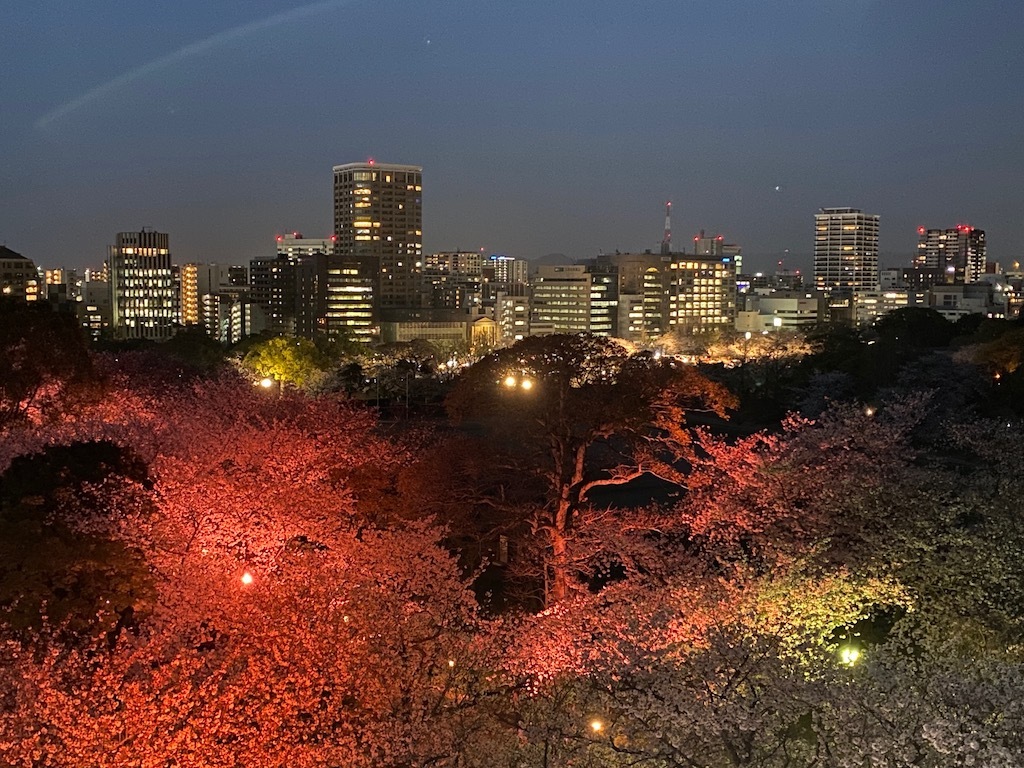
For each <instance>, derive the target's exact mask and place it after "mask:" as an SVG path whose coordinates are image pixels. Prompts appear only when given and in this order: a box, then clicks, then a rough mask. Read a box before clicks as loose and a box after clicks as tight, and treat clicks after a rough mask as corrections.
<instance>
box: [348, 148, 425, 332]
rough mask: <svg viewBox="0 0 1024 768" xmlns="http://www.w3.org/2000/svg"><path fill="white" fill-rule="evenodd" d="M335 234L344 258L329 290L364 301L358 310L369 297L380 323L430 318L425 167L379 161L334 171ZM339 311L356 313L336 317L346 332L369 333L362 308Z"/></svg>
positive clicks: (349, 307) (351, 165)
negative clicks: (426, 278)
mask: <svg viewBox="0 0 1024 768" xmlns="http://www.w3.org/2000/svg"><path fill="white" fill-rule="evenodd" d="M334 235H335V238H336V242H335V244H334V254H335V256H336V257H338V259H336V260H335V262H333V263H332V267H334V266H336V267H337V268H336V269H332V270H331V272H330V273H329V283H330V285H329V288H328V290H329V291H331V288H332V287H333V288H334V291H333V293H334V294H335V295H336V296H341V295H342V294H346V297H347V298H351V297H352V296H355V295H358V296H360V297H361V298H360V299H359V301H358V302H353V303H358V304H361V303H362V302H363V301H364V300H365V297H366V295H367V290H369V292H370V296H371V298H372V306H373V310H374V320H376V321H378V322H403V321H415V320H418V319H421V318H422V317H423V315H424V313H423V310H424V309H425V308H426V306H427V302H426V294H425V292H424V291H423V290H422V272H423V169H422V168H421V167H419V166H415V165H397V164H392V163H376V162H373V161H369V162H366V163H349V164H346V165H336V166H334ZM370 276H372V278H371V282H370V283H369V284H367V283H366V280H367V278H368V277H370ZM332 281H333V282H332ZM336 311H337V312H355V313H356V315H354V316H352V315H348V314H345V315H344V316H339V315H335V316H334V317H333V320H334V321H336V322H337V323H340V325H341V326H343V327H348V328H350V329H356V328H362V327H363V326H362V322H363V320H362V307H361V306H360V307H352V306H350V305H349V303H347V302H341V303H340V304H339V306H338V307H337V310H336ZM371 330H372V329H371ZM357 333H358V334H359V335H362V334H363V332H362V331H357Z"/></svg>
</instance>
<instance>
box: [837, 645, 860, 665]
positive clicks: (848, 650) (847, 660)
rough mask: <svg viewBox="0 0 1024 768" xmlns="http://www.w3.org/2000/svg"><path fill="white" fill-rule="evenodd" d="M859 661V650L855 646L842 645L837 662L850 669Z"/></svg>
mask: <svg viewBox="0 0 1024 768" xmlns="http://www.w3.org/2000/svg"><path fill="white" fill-rule="evenodd" d="M859 660H860V648H858V647H857V646H855V645H844V646H843V647H842V648H840V649H839V661H840V663H841V664H843V665H844V666H847V667H852V666H853V665H854V664H856V663H857V662H858V661H859Z"/></svg>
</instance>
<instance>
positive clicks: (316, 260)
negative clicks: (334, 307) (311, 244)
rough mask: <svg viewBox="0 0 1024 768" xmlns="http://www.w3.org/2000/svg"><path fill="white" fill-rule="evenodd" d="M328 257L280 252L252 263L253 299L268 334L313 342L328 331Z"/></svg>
mask: <svg viewBox="0 0 1024 768" xmlns="http://www.w3.org/2000/svg"><path fill="white" fill-rule="evenodd" d="M328 258H329V257H328V255H327V254H325V253H319V254H312V255H297V256H290V255H288V254H287V253H278V254H276V255H274V256H272V257H267V258H258V259H253V260H252V261H250V262H249V282H250V289H249V290H250V297H251V299H252V301H253V303H255V304H257V305H258V306H259V307H260V309H261V310H262V311H263V317H264V320H265V322H266V329H267V330H268V331H270V332H271V333H274V334H280V335H282V336H301V337H303V338H307V339H311V338H313V336H314V335H315V334H316V333H317V331H321V330H324V326H325V320H324V317H325V313H326V304H327V302H326V288H327V270H328V263H327V262H328Z"/></svg>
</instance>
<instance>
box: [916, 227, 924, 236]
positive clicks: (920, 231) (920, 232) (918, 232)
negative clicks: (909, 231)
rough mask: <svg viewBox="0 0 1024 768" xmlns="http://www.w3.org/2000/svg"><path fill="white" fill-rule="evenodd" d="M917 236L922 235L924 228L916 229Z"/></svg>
mask: <svg viewBox="0 0 1024 768" xmlns="http://www.w3.org/2000/svg"><path fill="white" fill-rule="evenodd" d="M917 234H919V235H923V234H924V227H918V228H917Z"/></svg>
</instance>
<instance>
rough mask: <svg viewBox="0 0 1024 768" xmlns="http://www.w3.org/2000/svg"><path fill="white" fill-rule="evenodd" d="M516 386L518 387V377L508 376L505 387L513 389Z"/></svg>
mask: <svg viewBox="0 0 1024 768" xmlns="http://www.w3.org/2000/svg"><path fill="white" fill-rule="evenodd" d="M515 385H516V377H515V376H506V377H505V386H506V387H508V388H509V389H511V388H512V387H514V386H515Z"/></svg>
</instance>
